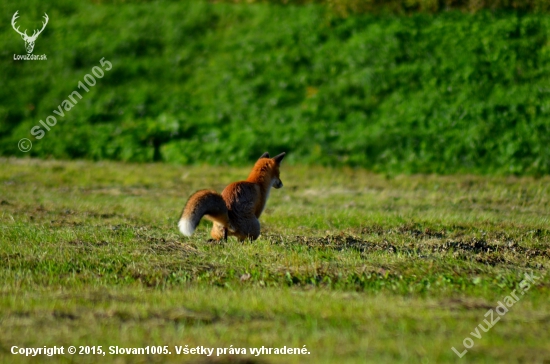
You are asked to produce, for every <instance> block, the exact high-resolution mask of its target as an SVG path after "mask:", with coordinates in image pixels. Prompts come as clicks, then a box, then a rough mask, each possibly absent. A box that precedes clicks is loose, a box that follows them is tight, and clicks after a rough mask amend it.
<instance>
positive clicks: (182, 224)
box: [178, 190, 229, 236]
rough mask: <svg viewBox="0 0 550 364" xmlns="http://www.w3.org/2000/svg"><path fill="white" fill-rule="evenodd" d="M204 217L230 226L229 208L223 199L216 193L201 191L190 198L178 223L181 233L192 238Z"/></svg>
mask: <svg viewBox="0 0 550 364" xmlns="http://www.w3.org/2000/svg"><path fill="white" fill-rule="evenodd" d="M205 215H206V216H205ZM203 216H204V217H205V218H207V219H208V220H211V221H214V222H218V223H220V224H222V225H223V226H225V227H228V226H229V215H228V213H227V206H226V204H225V201H224V199H223V197H222V196H221V195H220V194H219V193H217V192H216V191H213V190H200V191H197V192H195V193H194V194H193V195H191V197H189V200H188V201H187V203H186V204H185V207H184V208H183V213H182V214H181V218H180V221H179V222H178V227H179V229H180V231H181V233H182V234H183V235H186V236H191V235H192V234H193V232H194V231H195V229H196V228H197V226H198V225H199V222H200V221H201V219H202V217H203Z"/></svg>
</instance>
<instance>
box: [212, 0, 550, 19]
mask: <svg viewBox="0 0 550 364" xmlns="http://www.w3.org/2000/svg"><path fill="white" fill-rule="evenodd" d="M217 1H220V0H217ZM222 1H226V2H230V3H248V4H250V3H273V4H284V5H287V4H292V5H294V4H296V5H304V4H323V5H325V6H326V7H327V8H328V9H329V10H330V11H331V12H334V13H335V14H338V15H340V16H349V15H353V14H361V13H367V12H369V13H373V12H374V13H380V12H386V13H387V12H391V13H397V14H407V13H412V12H419V11H420V12H438V11H448V10H462V11H469V12H476V11H479V10H483V9H489V10H514V11H518V10H519V11H529V12H545V11H548V10H550V3H549V2H548V1H546V0H483V1H481V0H222Z"/></svg>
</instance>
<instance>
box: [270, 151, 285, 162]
mask: <svg viewBox="0 0 550 364" xmlns="http://www.w3.org/2000/svg"><path fill="white" fill-rule="evenodd" d="M285 154H286V153H285V152H282V153H281V154H279V155H276V156H275V157H273V160H274V161H275V162H277V164H280V163H281V161H282V160H283V158H284V157H285Z"/></svg>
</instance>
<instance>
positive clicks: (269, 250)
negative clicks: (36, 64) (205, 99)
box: [0, 159, 550, 363]
mask: <svg viewBox="0 0 550 364" xmlns="http://www.w3.org/2000/svg"><path fill="white" fill-rule="evenodd" d="M248 172H249V169H248V168H229V167H227V168H224V167H216V168H213V167H181V166H170V165H166V164H121V163H113V162H108V163H107V162H105V163H103V162H102V163H92V162H78V161H77V162H59V161H40V160H31V159H0V242H1V243H0V257H1V259H0V278H1V283H0V284H1V291H2V294H1V295H0V322H1V327H2V330H0V361H1V362H11V363H13V362H47V361H51V362H54V361H55V362H66V363H69V362H78V363H94V362H116V363H161V362H162V363H164V362H174V363H175V362H204V363H210V362H212V363H230V362H231V363H234V362H241V363H287V362H288V363H298V362H308V363H365V362H372V363H381V362H403V363H405V362H406V363H411V362H422V363H441V362H464V363H503V362H510V363H549V362H550V334H549V332H548V327H549V324H550V299H549V298H550V277H549V276H548V275H547V271H548V269H549V268H550V245H549V243H550V228H549V220H550V218H549V215H550V214H549V212H550V178H549V177H544V178H538V179H536V178H518V177H498V178H497V177H477V176H446V177H438V176H427V175H422V176H420V175H418V176H416V175H415V176H396V177H387V176H384V175H377V174H371V173H368V172H365V171H363V170H352V169H324V168H310V167H308V168H305V167H296V166H294V167H293V166H288V165H285V164H284V162H283V166H282V171H281V178H282V181H283V182H284V185H285V187H284V188H282V189H281V190H275V191H272V193H271V197H270V200H269V202H268V205H267V209H266V210H265V211H264V214H263V215H262V217H261V219H260V220H261V222H262V235H261V237H260V239H259V240H257V241H255V242H252V243H250V242H247V243H244V244H241V243H238V242H237V241H236V240H230V241H228V242H227V243H222V244H220V243H212V242H209V241H208V238H209V236H208V232H209V223H208V222H202V223H201V226H200V227H199V228H198V230H197V232H196V235H194V236H193V237H192V238H186V237H183V236H182V235H181V234H180V233H179V232H178V231H177V228H176V221H177V219H178V217H179V214H180V212H181V209H182V207H183V205H184V203H185V201H186V198H187V197H188V196H189V195H190V194H191V193H192V192H194V191H195V190H197V189H200V188H215V189H217V190H219V191H221V189H222V188H223V187H224V186H225V185H226V184H228V183H229V182H232V181H235V180H239V179H243V178H245V177H246V175H247V174H248ZM525 273H529V274H534V276H535V277H540V278H535V280H534V281H533V282H534V283H532V284H531V286H530V289H529V290H525V289H524V288H525V286H521V285H520V282H521V281H522V280H523V279H524V277H525ZM514 290H516V292H517V296H519V300H518V302H516V303H515V304H514V305H513V306H512V307H510V308H509V311H508V312H507V313H506V314H505V315H503V316H502V317H500V316H499V315H498V314H497V313H494V315H495V317H500V320H499V321H498V322H497V323H496V324H495V325H494V327H492V328H491V329H490V330H489V331H488V332H484V331H481V330H478V332H479V334H478V333H476V331H475V329H476V327H478V325H479V324H483V320H484V319H488V317H485V314H486V313H487V312H488V311H489V310H491V309H495V308H496V306H497V302H498V301H503V300H504V299H505V298H506V297H507V296H509V295H511V293H512V292H513V291H514ZM520 293H524V295H521V294H520ZM485 326H486V325H485ZM471 333H472V334H471ZM474 335H477V336H480V337H476V336H474ZM466 338H470V339H469V340H470V341H471V342H473V343H474V345H473V347H471V349H469V351H468V352H467V353H466V354H465V356H464V357H463V358H462V359H459V358H458V356H457V355H456V354H455V353H454V352H453V351H452V350H451V347H455V348H456V349H457V351H459V352H462V351H463V350H465V348H464V345H463V341H464V339H466ZM470 341H468V340H466V343H467V344H468V343H470ZM54 345H57V346H64V347H65V348H67V347H68V346H69V345H75V346H77V347H78V346H80V345H88V346H93V345H96V346H97V345H102V348H103V350H104V351H108V347H109V346H119V347H145V346H147V345H149V346H152V345H160V346H164V345H167V346H168V349H169V350H170V351H171V352H172V354H171V355H141V356H138V355H125V354H118V355H115V354H109V353H108V354H107V355H105V356H104V357H103V356H102V357H101V358H98V356H97V355H68V354H65V355H62V356H53V357H47V356H38V357H34V358H25V357H24V356H21V355H17V356H16V355H12V354H11V350H12V349H11V348H12V346H18V347H43V346H54ZM185 345H189V348H191V347H196V346H204V347H209V348H224V347H225V348H230V346H231V345H233V348H246V350H247V355H234V356H229V355H222V356H220V357H217V356H216V352H214V354H213V355H212V356H211V357H206V356H199V355H177V354H176V352H175V346H185ZM304 345H305V346H306V348H307V350H308V351H309V352H310V354H304V355H261V356H254V355H250V350H249V348H259V347H262V346H265V347H271V348H281V347H283V346H287V347H293V348H303V347H304ZM65 350H66V349H65Z"/></svg>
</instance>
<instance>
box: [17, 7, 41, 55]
mask: <svg viewBox="0 0 550 364" xmlns="http://www.w3.org/2000/svg"><path fill="white" fill-rule="evenodd" d="M18 12H19V10H17V11H16V12H15V14H13V17H12V18H11V26H12V27H13V29H14V30H15V31H16V32H17V33H19V34H20V35H21V38H23V40H24V41H25V48H26V49H27V53H32V50H33V49H34V42H36V38H38V36H39V35H40V33H42V31H43V30H44V28H46V24H48V19H49V18H48V14H46V13H44V20H46V21H45V22H42V29H40V30H34V31H33V33H32V35H31V36H30V37H29V36H28V35H27V30H26V29H25V31H24V32H23V33H21V32H20V31H19V27H17V28H16V27H15V21H16V20H17V18H18V17H19V16H18V15H17V13H18Z"/></svg>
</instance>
